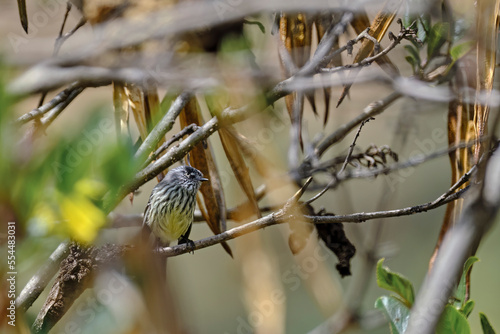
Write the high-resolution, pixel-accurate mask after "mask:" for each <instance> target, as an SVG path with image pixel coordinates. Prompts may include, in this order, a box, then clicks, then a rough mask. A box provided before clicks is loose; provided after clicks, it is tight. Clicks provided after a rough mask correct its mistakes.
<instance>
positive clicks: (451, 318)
mask: <svg viewBox="0 0 500 334" xmlns="http://www.w3.org/2000/svg"><path fill="white" fill-rule="evenodd" d="M450 333H453V334H470V326H469V322H468V321H467V318H465V316H464V315H463V314H462V313H460V311H458V310H457V309H456V308H455V307H454V306H452V305H449V304H448V305H446V307H445V308H444V311H443V314H442V315H441V319H439V323H438V325H437V327H436V334H450Z"/></svg>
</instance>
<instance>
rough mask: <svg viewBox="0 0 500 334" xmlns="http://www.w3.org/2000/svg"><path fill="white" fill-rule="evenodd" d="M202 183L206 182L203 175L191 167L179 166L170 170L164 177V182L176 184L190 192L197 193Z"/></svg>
mask: <svg viewBox="0 0 500 334" xmlns="http://www.w3.org/2000/svg"><path fill="white" fill-rule="evenodd" d="M203 181H208V179H207V178H204V177H203V174H202V173H201V172H200V171H199V170H197V169H196V168H193V167H191V166H180V167H177V168H174V169H172V170H170V171H169V172H168V173H167V175H166V176H165V182H168V183H176V184H178V185H180V186H182V187H184V188H187V189H188V190H190V191H198V189H199V188H200V186H201V183H202V182H203Z"/></svg>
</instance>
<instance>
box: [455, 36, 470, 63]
mask: <svg viewBox="0 0 500 334" xmlns="http://www.w3.org/2000/svg"><path fill="white" fill-rule="evenodd" d="M474 44H475V43H474V41H468V42H465V43H461V44H458V45H455V46H454V47H452V48H451V50H450V56H451V59H452V60H453V62H456V61H457V60H459V59H460V58H462V57H463V56H464V55H465V54H466V53H467V52H469V51H470V50H471V49H472V47H473V46H474Z"/></svg>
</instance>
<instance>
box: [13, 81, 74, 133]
mask: <svg viewBox="0 0 500 334" xmlns="http://www.w3.org/2000/svg"><path fill="white" fill-rule="evenodd" d="M80 87H81V83H80V82H74V83H72V84H71V85H70V86H69V87H68V88H66V89H65V90H63V91H61V92H60V93H59V94H57V95H56V96H55V97H54V98H53V99H52V100H50V101H49V102H47V103H46V104H44V105H43V106H41V107H38V108H36V109H33V110H31V111H30V112H28V113H26V114H24V115H22V116H21V117H19V118H18V119H17V120H16V121H15V122H14V123H15V124H17V125H21V124H25V123H27V122H29V121H31V120H33V119H35V118H39V117H41V116H43V115H44V114H45V113H47V112H49V111H51V110H52V109H53V108H55V107H56V106H57V105H59V104H60V103H63V102H64V101H66V100H67V99H68V97H69V96H70V95H71V93H72V92H73V91H75V90H76V89H78V88H80Z"/></svg>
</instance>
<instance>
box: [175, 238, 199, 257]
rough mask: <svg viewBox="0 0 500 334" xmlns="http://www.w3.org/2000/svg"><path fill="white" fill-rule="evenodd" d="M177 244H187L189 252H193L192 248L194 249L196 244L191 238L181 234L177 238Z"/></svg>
mask: <svg viewBox="0 0 500 334" xmlns="http://www.w3.org/2000/svg"><path fill="white" fill-rule="evenodd" d="M178 244H179V245H182V244H187V248H188V249H189V253H192V254H194V250H195V249H196V245H195V244H194V241H193V240H191V239H189V238H188V237H185V236H181V237H180V238H179V242H178Z"/></svg>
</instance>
